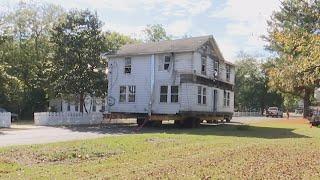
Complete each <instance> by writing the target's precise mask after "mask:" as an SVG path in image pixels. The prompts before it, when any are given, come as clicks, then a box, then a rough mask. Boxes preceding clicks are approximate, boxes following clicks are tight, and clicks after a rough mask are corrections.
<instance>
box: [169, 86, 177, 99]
mask: <svg viewBox="0 0 320 180" xmlns="http://www.w3.org/2000/svg"><path fill="white" fill-rule="evenodd" d="M175 90H176V91H175ZM173 91H174V92H173ZM170 96H171V98H170V100H171V103H178V102H179V86H171V87H170Z"/></svg>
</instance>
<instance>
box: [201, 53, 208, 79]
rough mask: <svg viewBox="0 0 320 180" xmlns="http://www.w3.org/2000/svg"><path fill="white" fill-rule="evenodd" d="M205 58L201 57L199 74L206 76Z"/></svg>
mask: <svg viewBox="0 0 320 180" xmlns="http://www.w3.org/2000/svg"><path fill="white" fill-rule="evenodd" d="M206 69H207V57H206V56H204V55H202V56H201V74H203V75H206V74H207V70H206Z"/></svg>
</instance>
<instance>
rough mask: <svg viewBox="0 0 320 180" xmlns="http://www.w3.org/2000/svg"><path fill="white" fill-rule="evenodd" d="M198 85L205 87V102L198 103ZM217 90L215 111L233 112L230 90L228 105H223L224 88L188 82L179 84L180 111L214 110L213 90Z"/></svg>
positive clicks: (232, 94) (232, 95)
mask: <svg viewBox="0 0 320 180" xmlns="http://www.w3.org/2000/svg"><path fill="white" fill-rule="evenodd" d="M198 86H201V87H205V88H206V89H207V97H206V99H207V103H206V104H198ZM214 90H217V111H218V112H233V108H234V100H233V97H234V93H233V92H231V91H227V92H230V106H228V107H227V106H224V97H223V93H224V90H222V89H218V88H214V87H208V86H204V85H200V84H190V83H184V84H182V85H181V93H180V99H181V107H180V110H181V111H205V112H214V109H213V103H214V101H213V92H214Z"/></svg>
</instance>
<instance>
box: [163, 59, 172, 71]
mask: <svg viewBox="0 0 320 180" xmlns="http://www.w3.org/2000/svg"><path fill="white" fill-rule="evenodd" d="M170 64H171V57H170V56H164V61H163V70H167V71H168V70H169V69H170Z"/></svg>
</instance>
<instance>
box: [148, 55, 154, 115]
mask: <svg viewBox="0 0 320 180" xmlns="http://www.w3.org/2000/svg"><path fill="white" fill-rule="evenodd" d="M154 65H155V59H154V54H153V55H151V62H150V101H149V108H148V109H149V111H148V115H149V116H151V111H152V103H153V95H154V79H155V73H154V68H155V67H154Z"/></svg>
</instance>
